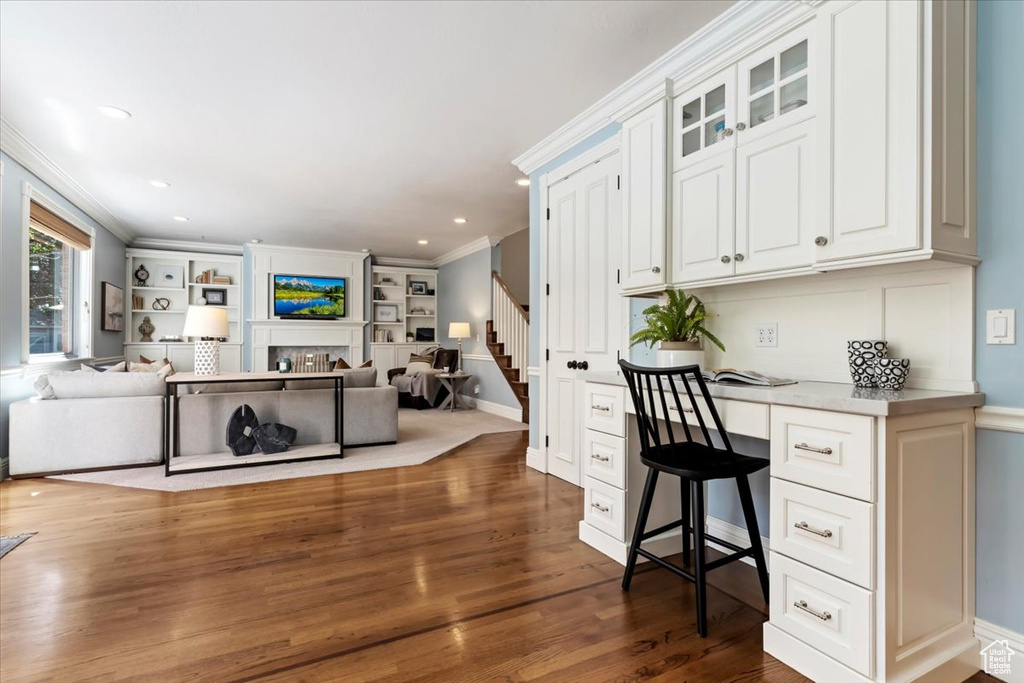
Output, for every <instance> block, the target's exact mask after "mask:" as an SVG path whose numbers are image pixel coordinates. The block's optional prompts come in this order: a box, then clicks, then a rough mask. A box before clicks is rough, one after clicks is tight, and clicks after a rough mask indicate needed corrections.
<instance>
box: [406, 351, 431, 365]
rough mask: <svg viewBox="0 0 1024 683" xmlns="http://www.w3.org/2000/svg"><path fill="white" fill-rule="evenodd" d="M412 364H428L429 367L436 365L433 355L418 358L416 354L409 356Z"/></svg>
mask: <svg viewBox="0 0 1024 683" xmlns="http://www.w3.org/2000/svg"><path fill="white" fill-rule="evenodd" d="M409 362H410V363H426V364H427V365H428V366H429V365H433V364H434V356H433V355H423V356H417V355H416V354H415V353H414V354H412V355H411V356H409Z"/></svg>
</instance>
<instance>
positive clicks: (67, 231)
mask: <svg viewBox="0 0 1024 683" xmlns="http://www.w3.org/2000/svg"><path fill="white" fill-rule="evenodd" d="M29 225H31V226H32V227H33V228H35V229H36V230H38V231H39V232H41V233H43V234H44V235H49V236H50V237H52V238H54V239H55V240H60V241H61V242H63V243H64V244H66V245H68V246H70V247H74V248H75V249H78V250H79V251H88V250H89V249H92V236H91V235H90V234H89V233H87V232H85V231H83V230H79V229H78V228H76V227H75V226H73V225H71V224H70V223H68V222H67V221H66V220H64V219H63V218H61V217H60V216H58V215H57V214H55V213H53V212H52V211H50V210H49V209H47V208H46V207H43V206H41V205H39V204H36V203H35V202H31V206H30V207H29Z"/></svg>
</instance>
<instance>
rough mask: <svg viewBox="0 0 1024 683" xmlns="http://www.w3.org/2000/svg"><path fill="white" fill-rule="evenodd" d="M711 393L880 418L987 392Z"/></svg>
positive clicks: (844, 388) (820, 385)
mask: <svg viewBox="0 0 1024 683" xmlns="http://www.w3.org/2000/svg"><path fill="white" fill-rule="evenodd" d="M580 379H583V380H585V381H587V382H594V383H597V384H613V385H616V386H622V387H625V386H626V379H625V378H624V377H623V376H622V375H621V374H620V373H617V372H594V373H587V374H586V375H584V376H583V377H581V378H580ZM708 392H709V393H710V394H711V396H712V397H713V398H723V399H733V400H736V401H750V402H751V403H771V404H773V405H781V406H794V407H797V408H816V409H819V410H834V411H836V412H840V413H854V414H857V415H874V416H877V417H887V416H896V415H910V414H912V413H928V412H934V411H937V410H954V409H956V408H975V407H977V406H981V405H984V404H985V394H980V393H967V392H958V391H934V390H931V389H903V390H902V391H893V390H891V389H862V388H860V387H855V386H853V385H852V384H839V383H833V382H798V383H797V384H787V385H785V386H781V387H757V386H749V385H746V384H734V383H731V384H726V383H721V384H716V383H712V382H708Z"/></svg>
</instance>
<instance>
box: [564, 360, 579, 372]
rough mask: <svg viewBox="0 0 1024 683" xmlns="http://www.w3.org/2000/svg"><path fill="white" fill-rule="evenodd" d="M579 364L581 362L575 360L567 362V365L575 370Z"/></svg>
mask: <svg viewBox="0 0 1024 683" xmlns="http://www.w3.org/2000/svg"><path fill="white" fill-rule="evenodd" d="M577 365H579V363H577V362H576V361H574V360H571V361H569V362H568V363H566V364H565V367H567V368H569V369H570V370H575V369H576V366H577Z"/></svg>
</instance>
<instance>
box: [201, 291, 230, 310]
mask: <svg viewBox="0 0 1024 683" xmlns="http://www.w3.org/2000/svg"><path fill="white" fill-rule="evenodd" d="M203 298H204V299H206V303H207V305H209V306H227V305H228V290H226V289H207V288H206V287H203Z"/></svg>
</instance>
